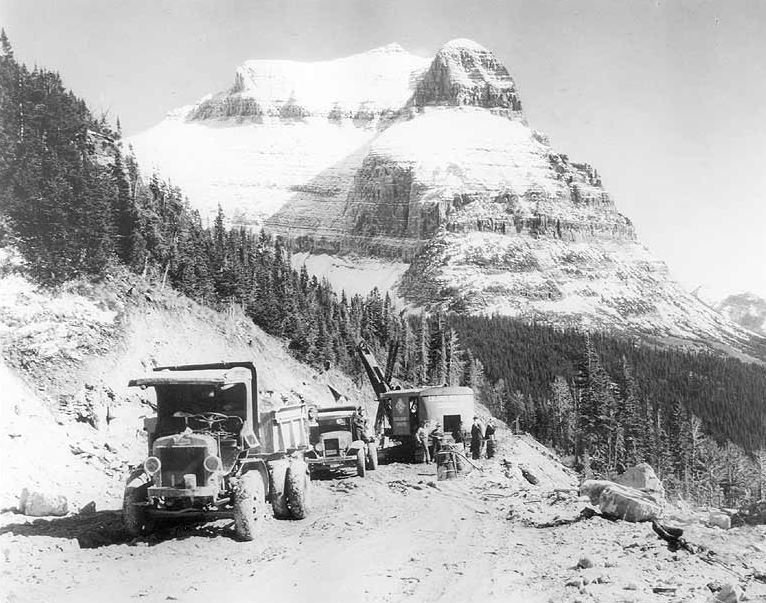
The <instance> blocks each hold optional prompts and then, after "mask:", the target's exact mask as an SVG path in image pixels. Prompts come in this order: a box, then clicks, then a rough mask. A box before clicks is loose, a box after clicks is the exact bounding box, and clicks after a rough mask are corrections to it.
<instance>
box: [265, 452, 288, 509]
mask: <svg viewBox="0 0 766 603" xmlns="http://www.w3.org/2000/svg"><path fill="white" fill-rule="evenodd" d="M287 467H288V461H287V459H283V460H279V461H270V462H269V463H268V468H269V488H270V490H271V508H272V510H273V511H274V517H276V518H277V519H288V518H289V517H290V510H289V509H288V508H287V497H286V496H285V478H286V477H287Z"/></svg>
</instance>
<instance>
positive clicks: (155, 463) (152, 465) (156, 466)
mask: <svg viewBox="0 0 766 603" xmlns="http://www.w3.org/2000/svg"><path fill="white" fill-rule="evenodd" d="M161 468H162V463H160V459H158V458H157V457H156V456H150V457H149V458H148V459H146V460H145V461H144V471H146V472H147V473H148V474H149V475H154V474H155V473H158V472H159V470H160V469H161Z"/></svg>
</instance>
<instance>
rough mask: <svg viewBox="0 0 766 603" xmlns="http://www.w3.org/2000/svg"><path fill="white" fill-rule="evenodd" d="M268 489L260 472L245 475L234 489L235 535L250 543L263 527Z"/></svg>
mask: <svg viewBox="0 0 766 603" xmlns="http://www.w3.org/2000/svg"><path fill="white" fill-rule="evenodd" d="M265 502H266V488H265V486H264V483H263V478H262V477H261V474H260V472H259V471H250V472H248V473H245V474H244V475H243V476H242V477H241V478H240V479H239V483H238V484H237V485H236V486H235V489H234V533H235V534H236V535H237V538H239V539H240V540H244V541H246V542H250V541H251V540H253V539H254V538H255V536H256V534H257V533H258V528H260V527H261V526H262V525H263V507H264V504H265Z"/></svg>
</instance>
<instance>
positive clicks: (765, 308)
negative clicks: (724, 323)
mask: <svg viewBox="0 0 766 603" xmlns="http://www.w3.org/2000/svg"><path fill="white" fill-rule="evenodd" d="M716 309H717V310H718V311H719V312H720V313H721V314H723V315H724V316H726V317H727V318H729V319H730V320H732V321H734V322H736V323H737V324H738V325H741V326H743V327H745V328H746V329H750V330H751V331H753V332H755V333H759V334H761V335H764V336H766V299H763V298H762V297H759V296H757V295H755V294H754V293H739V294H737V295H729V296H728V297H727V298H726V299H724V300H723V301H721V302H719V303H718V304H716Z"/></svg>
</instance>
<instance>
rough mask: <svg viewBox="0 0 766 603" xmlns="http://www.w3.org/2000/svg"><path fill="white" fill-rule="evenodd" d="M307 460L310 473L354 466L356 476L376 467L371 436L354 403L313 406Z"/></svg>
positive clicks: (374, 446) (376, 459)
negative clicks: (324, 406) (323, 406)
mask: <svg viewBox="0 0 766 603" xmlns="http://www.w3.org/2000/svg"><path fill="white" fill-rule="evenodd" d="M311 416H312V418H313V421H312V423H311V426H310V431H309V443H310V445H311V446H310V449H309V451H308V452H307V453H306V462H307V463H308V465H309V469H310V471H311V473H312V474H315V473H319V472H321V471H326V470H331V469H339V468H344V467H355V468H356V472H357V475H359V477H365V475H366V472H367V469H368V468H369V469H376V468H377V466H378V451H377V446H376V445H375V442H374V440H373V438H370V437H368V435H367V434H366V433H365V422H364V418H363V417H362V416H361V414H360V411H359V409H358V408H357V407H356V406H333V407H328V408H317V407H314V409H313V411H312V412H311Z"/></svg>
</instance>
